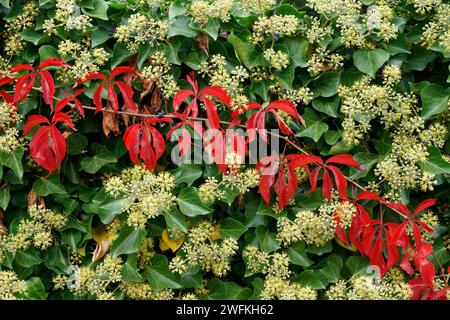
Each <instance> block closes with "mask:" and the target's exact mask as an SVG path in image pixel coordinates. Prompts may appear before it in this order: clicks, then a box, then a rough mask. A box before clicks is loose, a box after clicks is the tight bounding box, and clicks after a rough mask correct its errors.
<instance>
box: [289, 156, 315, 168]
mask: <svg viewBox="0 0 450 320" xmlns="http://www.w3.org/2000/svg"><path fill="white" fill-rule="evenodd" d="M286 158H287V159H290V160H291V163H292V165H293V166H294V167H295V168H298V167H303V168H305V169H306V168H308V165H309V164H312V163H318V164H323V161H322V159H321V158H320V157H318V156H315V155H313V154H289V155H287V156H286Z"/></svg>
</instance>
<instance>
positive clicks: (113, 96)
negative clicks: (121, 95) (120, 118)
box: [106, 84, 119, 112]
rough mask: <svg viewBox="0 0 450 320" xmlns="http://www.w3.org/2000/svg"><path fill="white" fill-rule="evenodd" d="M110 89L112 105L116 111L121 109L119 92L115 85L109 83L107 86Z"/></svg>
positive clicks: (109, 96) (109, 94)
mask: <svg viewBox="0 0 450 320" xmlns="http://www.w3.org/2000/svg"><path fill="white" fill-rule="evenodd" d="M106 90H107V91H108V100H109V101H110V102H111V106H112V108H113V110H114V111H115V112H117V111H119V101H118V100H117V94H116V91H115V90H114V87H113V85H111V84H108V85H107V87H106Z"/></svg>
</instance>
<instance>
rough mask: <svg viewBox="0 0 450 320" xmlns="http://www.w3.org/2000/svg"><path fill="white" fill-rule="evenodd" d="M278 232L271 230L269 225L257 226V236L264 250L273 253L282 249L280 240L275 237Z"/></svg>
mask: <svg viewBox="0 0 450 320" xmlns="http://www.w3.org/2000/svg"><path fill="white" fill-rule="evenodd" d="M275 236H276V233H275V232H272V231H269V228H268V227H267V226H257V227H256V238H258V241H259V245H260V248H261V250H262V251H264V252H267V253H271V252H273V251H277V250H278V249H280V245H279V243H278V241H277V240H276V239H275Z"/></svg>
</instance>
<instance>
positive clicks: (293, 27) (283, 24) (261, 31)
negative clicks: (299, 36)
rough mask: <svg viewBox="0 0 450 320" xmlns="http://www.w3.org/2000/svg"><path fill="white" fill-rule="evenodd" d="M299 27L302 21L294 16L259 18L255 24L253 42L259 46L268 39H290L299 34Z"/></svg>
mask: <svg viewBox="0 0 450 320" xmlns="http://www.w3.org/2000/svg"><path fill="white" fill-rule="evenodd" d="M299 25H300V21H299V19H298V18H297V17H296V16H294V15H284V16H277V15H273V16H270V17H259V18H258V20H257V21H256V22H255V23H254V24H253V34H252V40H253V42H254V43H255V44H258V43H261V42H263V41H264V40H265V39H266V38H272V39H273V38H274V37H277V38H279V37H290V36H293V35H294V34H295V33H296V32H297V30H298V27H299Z"/></svg>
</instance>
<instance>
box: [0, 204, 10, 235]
mask: <svg viewBox="0 0 450 320" xmlns="http://www.w3.org/2000/svg"><path fill="white" fill-rule="evenodd" d="M3 218H4V214H3V211H2V210H0V235H3V236H7V235H8V234H9V230H8V228H7V227H6V225H5V223H4V222H3Z"/></svg>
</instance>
